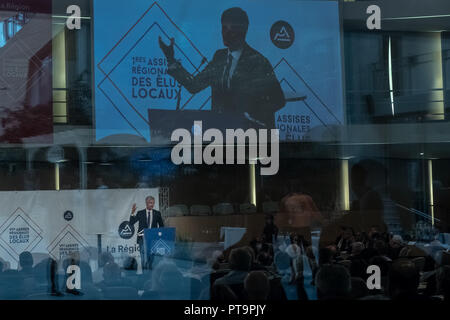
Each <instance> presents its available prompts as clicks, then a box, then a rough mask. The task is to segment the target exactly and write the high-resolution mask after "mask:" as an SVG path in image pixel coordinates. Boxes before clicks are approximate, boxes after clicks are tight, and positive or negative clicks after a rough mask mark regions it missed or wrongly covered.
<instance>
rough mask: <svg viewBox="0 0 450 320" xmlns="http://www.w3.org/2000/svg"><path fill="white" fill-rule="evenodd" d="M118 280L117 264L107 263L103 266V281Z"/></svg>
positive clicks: (119, 274) (118, 270)
mask: <svg viewBox="0 0 450 320" xmlns="http://www.w3.org/2000/svg"><path fill="white" fill-rule="evenodd" d="M120 278H121V272H120V267H119V265H118V264H117V263H114V262H109V263H107V264H105V266H104V267H103V279H105V281H107V282H108V281H115V280H120Z"/></svg>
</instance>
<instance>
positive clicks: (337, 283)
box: [315, 264, 351, 300]
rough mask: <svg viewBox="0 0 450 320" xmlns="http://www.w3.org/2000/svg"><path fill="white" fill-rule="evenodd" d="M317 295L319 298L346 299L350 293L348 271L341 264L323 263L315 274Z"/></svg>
mask: <svg viewBox="0 0 450 320" xmlns="http://www.w3.org/2000/svg"><path fill="white" fill-rule="evenodd" d="M315 283H316V288H317V297H318V299H319V300H330V299H347V298H349V297H350V294H351V277H350V273H349V271H348V270H347V269H346V268H345V267H344V266H341V265H336V264H333V265H323V266H322V267H320V269H319V271H318V272H317V274H316V279H315Z"/></svg>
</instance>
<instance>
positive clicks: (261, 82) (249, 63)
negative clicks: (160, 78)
mask: <svg viewBox="0 0 450 320" xmlns="http://www.w3.org/2000/svg"><path fill="white" fill-rule="evenodd" d="M221 22H222V38H223V43H224V45H225V46H226V48H225V49H220V50H217V51H216V53H215V54H214V57H213V59H212V61H210V62H209V63H208V65H207V66H206V68H205V69H204V70H203V71H201V72H200V73H198V74H197V75H196V76H193V75H191V74H190V73H189V72H187V71H186V69H185V68H183V66H182V65H181V63H180V62H179V61H176V60H175V57H174V48H173V46H174V43H175V41H174V39H173V38H172V39H171V43H170V45H166V44H165V43H164V42H163V41H162V39H161V37H160V38H159V45H160V47H161V49H162V51H163V53H164V55H165V56H166V58H167V60H168V64H169V67H168V73H169V74H170V75H171V76H173V77H174V78H175V80H177V81H178V82H179V83H180V84H181V85H182V86H184V87H185V88H186V89H187V90H188V91H189V92H190V93H191V94H195V93H197V92H200V91H202V90H204V89H206V88H207V87H211V90H212V95H211V99H212V100H211V111H213V112H217V113H228V114H233V115H237V117H244V118H246V119H247V120H248V121H249V122H248V123H249V124H250V125H249V127H252V124H254V125H255V127H263V128H267V129H273V128H274V127H275V112H276V111H277V110H279V109H281V108H283V107H284V105H285V104H286V101H285V97H284V94H283V91H282V90H281V86H280V83H279V82H278V79H277V78H276V76H275V73H274V72H273V68H272V65H271V64H270V62H269V61H268V60H267V59H266V58H265V57H264V56H263V55H262V54H261V53H259V52H258V51H256V50H255V49H253V48H252V47H250V46H249V45H248V44H247V42H246V40H245V38H246V35H247V30H248V26H249V19H248V16H247V13H246V12H245V11H244V10H242V9H241V8H237V7H235V8H230V9H227V10H225V11H224V12H223V14H222V17H221Z"/></svg>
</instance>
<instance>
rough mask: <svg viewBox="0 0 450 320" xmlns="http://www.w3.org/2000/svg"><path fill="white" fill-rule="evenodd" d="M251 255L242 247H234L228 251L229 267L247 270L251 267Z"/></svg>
mask: <svg viewBox="0 0 450 320" xmlns="http://www.w3.org/2000/svg"><path fill="white" fill-rule="evenodd" d="M251 259H252V257H251V255H250V253H249V252H248V251H247V250H246V249H244V248H236V249H233V250H231V253H230V258H229V262H230V269H232V270H236V271H249V270H250V267H251V262H252V260H251Z"/></svg>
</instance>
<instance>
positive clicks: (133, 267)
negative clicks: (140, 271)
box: [123, 257, 138, 271]
mask: <svg viewBox="0 0 450 320" xmlns="http://www.w3.org/2000/svg"><path fill="white" fill-rule="evenodd" d="M137 265H138V263H137V261H136V258H133V257H127V258H126V259H125V261H124V262H123V269H124V270H127V271H137Z"/></svg>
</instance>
